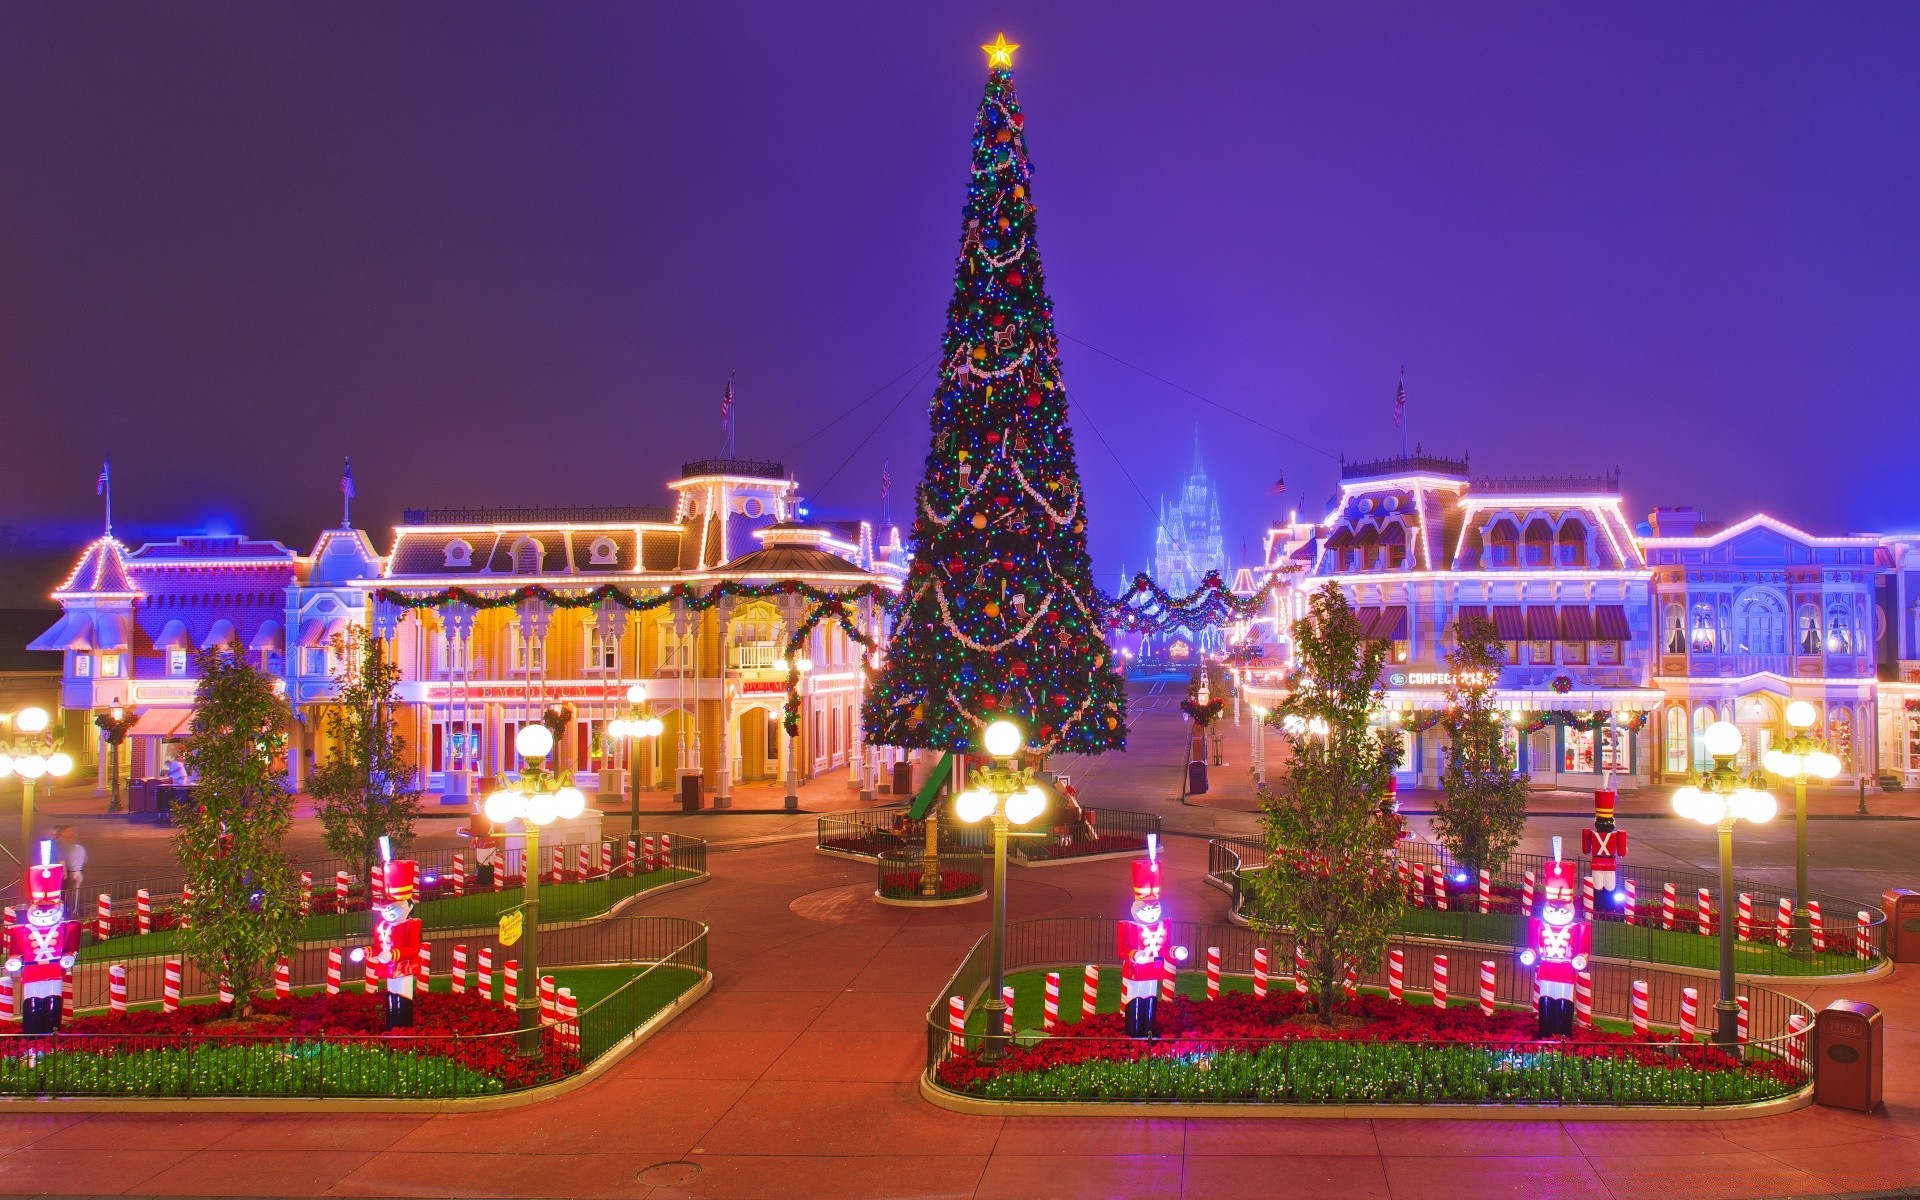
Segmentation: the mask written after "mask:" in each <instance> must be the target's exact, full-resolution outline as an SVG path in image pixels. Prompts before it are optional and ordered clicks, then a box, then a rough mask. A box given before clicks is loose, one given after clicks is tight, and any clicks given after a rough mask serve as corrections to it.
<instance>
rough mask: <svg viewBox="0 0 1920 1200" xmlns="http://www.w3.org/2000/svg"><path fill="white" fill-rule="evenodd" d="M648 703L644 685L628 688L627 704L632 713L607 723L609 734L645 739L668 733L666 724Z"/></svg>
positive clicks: (618, 736)
mask: <svg viewBox="0 0 1920 1200" xmlns="http://www.w3.org/2000/svg"><path fill="white" fill-rule="evenodd" d="M646 703H647V689H646V686H645V685H644V684H638V683H636V684H634V685H633V686H632V687H630V688H628V689H627V704H628V705H629V706H631V708H632V711H631V712H629V713H627V714H626V715H624V716H619V717H615V718H614V719H613V720H611V721H609V722H607V733H608V734H609V735H610V736H612V737H617V738H643V737H659V736H660V735H661V734H662V733H664V732H666V728H667V725H666V722H664V721H662V720H661V719H660V718H659V717H656V716H654V715H653V711H652V710H651V709H649V708H647V707H646Z"/></svg>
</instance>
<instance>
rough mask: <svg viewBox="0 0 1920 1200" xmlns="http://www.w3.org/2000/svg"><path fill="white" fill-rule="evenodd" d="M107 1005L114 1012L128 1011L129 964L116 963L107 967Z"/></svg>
mask: <svg viewBox="0 0 1920 1200" xmlns="http://www.w3.org/2000/svg"><path fill="white" fill-rule="evenodd" d="M107 1007H108V1008H110V1009H112V1010H113V1011H114V1012H117V1013H123V1012H125V1011H127V964H125V963H115V964H113V965H112V966H110V967H108V968H107Z"/></svg>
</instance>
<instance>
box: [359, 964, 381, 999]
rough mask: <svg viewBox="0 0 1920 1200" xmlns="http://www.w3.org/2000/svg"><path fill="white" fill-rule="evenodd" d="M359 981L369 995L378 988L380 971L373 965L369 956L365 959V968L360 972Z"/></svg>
mask: <svg viewBox="0 0 1920 1200" xmlns="http://www.w3.org/2000/svg"><path fill="white" fill-rule="evenodd" d="M360 982H361V985H362V986H363V987H364V988H365V989H366V992H367V995H369V996H371V995H373V994H374V993H375V992H377V991H379V990H380V972H379V970H378V969H377V968H376V967H375V966H374V965H373V959H372V958H371V957H369V958H368V959H367V969H366V971H365V972H363V973H362V975H361V980H360Z"/></svg>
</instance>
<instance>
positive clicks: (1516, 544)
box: [1486, 517, 1520, 567]
mask: <svg viewBox="0 0 1920 1200" xmlns="http://www.w3.org/2000/svg"><path fill="white" fill-rule="evenodd" d="M1519 561H1520V530H1519V529H1518V527H1516V526H1515V525H1514V523H1513V522H1512V521H1509V520H1508V519H1507V518H1505V517H1501V518H1500V519H1499V520H1497V521H1495V522H1494V523H1493V524H1492V525H1489V526H1488V527H1487V555H1486V564H1487V566H1489V567H1511V566H1514V565H1515V564H1517V563H1518V562H1519Z"/></svg>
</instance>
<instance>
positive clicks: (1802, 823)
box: [1760, 700, 1865, 949]
mask: <svg viewBox="0 0 1920 1200" xmlns="http://www.w3.org/2000/svg"><path fill="white" fill-rule="evenodd" d="M1819 715H1820V714H1819V713H1818V712H1816V711H1815V710H1814V707H1813V705H1811V704H1809V703H1807V702H1806V701H1805V700H1795V701H1794V702H1793V703H1791V704H1789V705H1787V727H1788V728H1790V729H1792V730H1793V733H1792V734H1791V735H1790V736H1789V737H1788V738H1787V740H1786V741H1785V742H1783V743H1781V744H1780V745H1779V746H1777V747H1775V748H1774V749H1771V750H1769V751H1767V752H1766V753H1765V754H1763V755H1761V757H1760V765H1761V766H1763V767H1765V768H1766V769H1767V770H1768V771H1769V772H1770V773H1772V774H1774V775H1777V776H1779V777H1781V778H1782V779H1791V780H1793V893H1794V895H1793V944H1794V946H1795V947H1796V948H1800V949H1810V948H1811V947H1812V945H1813V936H1812V925H1811V921H1812V918H1811V917H1809V915H1808V913H1807V899H1808V896H1807V780H1809V779H1818V780H1822V781H1825V780H1829V779H1832V778H1833V777H1834V776H1835V775H1838V774H1839V773H1840V759H1839V757H1838V756H1837V755H1835V754H1833V753H1832V752H1831V751H1829V750H1828V749H1827V747H1826V744H1825V743H1823V742H1821V741H1820V739H1818V738H1816V737H1814V736H1813V733H1812V730H1813V723H1814V721H1815V720H1817V719H1818V718H1819ZM1862 795H1863V796H1864V795H1865V793H1862Z"/></svg>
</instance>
